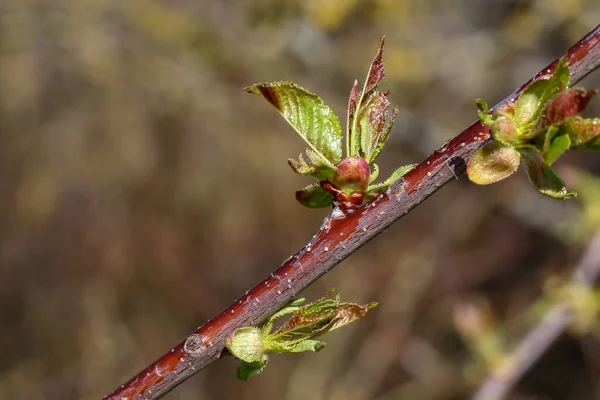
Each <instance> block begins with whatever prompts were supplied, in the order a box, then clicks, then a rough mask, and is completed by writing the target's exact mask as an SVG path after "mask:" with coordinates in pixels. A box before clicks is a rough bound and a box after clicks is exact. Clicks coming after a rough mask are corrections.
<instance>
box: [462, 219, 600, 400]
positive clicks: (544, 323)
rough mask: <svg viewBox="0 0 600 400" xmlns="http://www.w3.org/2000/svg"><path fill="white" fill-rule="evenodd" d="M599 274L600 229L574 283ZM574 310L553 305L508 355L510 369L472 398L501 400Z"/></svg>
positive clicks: (584, 282)
mask: <svg viewBox="0 0 600 400" xmlns="http://www.w3.org/2000/svg"><path fill="white" fill-rule="evenodd" d="M599 275H600V230H598V231H597V232H596V234H595V235H594V237H593V238H592V240H591V242H590V243H589V245H588V247H587V249H586V251H585V254H584V255H583V258H582V259H581V260H580V262H579V265H578V266H577V268H576V269H575V273H574V275H573V279H572V284H574V285H579V286H584V287H588V288H591V287H592V286H593V285H594V282H595V281H596V280H597V279H598V276H599ZM572 316H573V309H572V306H571V305H570V304H568V303H567V302H564V303H558V304H556V305H554V306H553V307H552V308H551V309H550V310H549V311H548V312H547V313H546V315H545V316H544V318H543V319H542V320H541V321H540V322H539V324H538V325H537V326H536V327H535V328H533V329H532V330H531V331H530V332H529V333H528V334H527V336H525V338H524V339H523V340H522V341H521V343H520V344H519V346H518V347H517V349H516V350H515V351H514V352H513V353H512V354H511V355H509V356H508V357H507V360H509V363H508V365H509V366H508V368H506V369H502V370H501V371H498V373H496V374H493V375H491V376H490V377H488V378H487V380H486V381H485V382H484V383H483V384H482V385H481V386H480V387H479V389H478V390H477V392H476V393H475V395H474V396H473V400H500V399H502V398H504V397H506V395H507V394H508V393H509V392H510V391H511V389H512V388H513V387H514V386H515V385H516V384H517V382H518V381H519V380H520V379H521V378H522V377H523V375H525V373H526V372H527V371H528V370H529V369H530V368H531V367H532V366H533V365H534V364H535V362H536V361H537V360H538V359H539V358H540V357H541V356H542V354H544V352H545V351H546V350H547V349H548V348H549V347H550V346H551V345H552V343H554V341H555V340H556V339H558V337H559V336H560V335H561V334H562V333H563V332H564V331H565V330H567V329H568V328H569V325H570V323H571V320H572Z"/></svg>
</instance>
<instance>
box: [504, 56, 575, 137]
mask: <svg viewBox="0 0 600 400" xmlns="http://www.w3.org/2000/svg"><path fill="white" fill-rule="evenodd" d="M568 83H569V67H568V65H567V63H566V59H564V58H562V59H561V60H560V61H559V62H558V65H557V66H556V69H555V71H554V74H553V75H552V77H550V79H541V80H538V81H535V82H533V83H532V84H530V85H529V86H528V87H527V88H526V89H525V91H524V92H523V93H522V94H521V96H519V99H518V100H517V103H516V104H515V118H514V121H515V123H516V125H517V131H518V133H519V134H527V133H529V132H530V131H531V130H533V129H534V128H535V126H536V125H537V123H538V120H539V119H540V117H541V116H542V113H543V111H544V107H545V106H546V104H547V103H548V101H550V100H551V99H552V98H553V97H554V96H556V95H557V94H558V93H559V92H560V91H561V90H564V89H566V88H567V85H568Z"/></svg>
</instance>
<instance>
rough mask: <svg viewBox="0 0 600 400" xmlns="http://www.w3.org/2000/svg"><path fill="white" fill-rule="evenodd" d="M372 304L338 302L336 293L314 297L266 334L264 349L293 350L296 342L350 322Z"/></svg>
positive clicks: (361, 314) (359, 316)
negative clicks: (328, 296)
mask: <svg viewBox="0 0 600 400" xmlns="http://www.w3.org/2000/svg"><path fill="white" fill-rule="evenodd" d="M375 306H376V303H370V304H367V305H364V306H361V305H358V304H354V303H341V302H340V299H339V296H336V298H335V299H329V298H323V299H321V300H317V301H316V302H313V303H310V304H307V305H306V306H304V307H302V308H300V310H298V311H297V312H296V313H295V314H294V315H293V316H292V317H291V318H290V319H289V320H288V321H286V322H285V323H284V324H283V325H282V326H281V327H280V328H279V329H277V331H276V332H274V333H272V334H270V335H267V336H266V337H265V341H264V343H265V348H266V349H267V351H290V349H294V350H293V351H297V350H296V346H297V345H298V344H299V343H301V342H303V341H306V340H309V339H312V338H314V337H316V336H319V335H322V334H324V333H326V332H329V331H331V330H334V329H337V328H339V327H341V326H343V325H346V324H348V323H350V322H353V321H355V320H357V319H359V318H361V317H362V316H364V315H365V314H366V313H367V311H368V310H369V309H370V308H373V307H375Z"/></svg>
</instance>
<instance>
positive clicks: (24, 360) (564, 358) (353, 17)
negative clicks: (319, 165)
mask: <svg viewBox="0 0 600 400" xmlns="http://www.w3.org/2000/svg"><path fill="white" fill-rule="evenodd" d="M598 21H600V3H599V2H598V1H597V0H531V1H517V0H514V1H511V0H461V1H452V2H446V1H441V0H437V1H436V0H401V1H400V0H399V1H390V0H370V1H358V0H306V1H299V0H286V1H281V0H278V1H275V0H259V1H254V2H244V1H222V2H218V1H206V0H205V1H202V0H200V1H190V0H173V1H166V0H164V1H158V0H145V1H141V0H127V1H117V0H4V1H1V2H0V121H1V125H0V238H1V241H0V324H1V329H0V355H1V357H0V372H1V373H0V398H2V399H66V398H72V399H75V398H77V399H95V398H99V397H101V396H103V395H105V394H107V393H108V392H110V391H111V390H113V389H114V388H115V387H116V386H117V385H119V384H121V383H122V382H123V381H124V380H126V379H129V378H130V377H131V376H132V375H133V374H134V373H136V372H138V371H139V370H140V369H141V368H143V367H144V366H146V365H147V364H148V363H150V362H151V361H153V360H154V359H156V358H157V357H158V356H159V355H161V354H162V353H164V352H166V351H168V350H169V349H170V347H171V346H173V345H174V344H175V343H177V342H178V341H179V340H181V339H182V338H183V337H184V336H185V335H186V334H188V333H189V332H191V330H192V329H194V328H195V327H196V326H197V325H199V324H202V323H203V322H204V321H205V320H206V319H208V318H210V317H211V316H213V315H215V314H216V313H218V312H219V311H220V310H221V309H222V308H224V307H225V306H226V305H228V304H229V303H231V302H232V301H233V300H235V298H236V297H237V296H239V295H241V294H242V293H243V292H244V291H245V290H247V289H248V288H250V287H251V286H253V285H254V284H255V283H256V282H258V281H259V280H260V279H261V278H262V277H264V276H266V275H267V274H269V273H270V271H271V270H273V269H274V268H275V267H276V266H278V265H279V263H280V262H281V261H282V260H283V259H285V258H286V257H287V256H288V255H290V254H291V253H293V252H295V251H296V250H298V249H299V248H300V247H302V246H303V245H304V244H305V243H306V242H307V240H308V239H309V238H310V237H311V235H312V234H314V233H315V232H316V230H317V228H318V226H319V224H320V221H321V219H322V218H323V217H324V215H325V212H326V211H323V210H320V211H315V210H309V209H305V208H302V207H301V206H300V205H298V204H297V203H296V202H295V200H294V190H295V189H297V188H299V187H302V186H304V185H305V184H306V183H307V182H308V181H305V180H303V179H302V178H301V177H297V176H295V175H294V174H293V173H292V171H291V170H290V169H289V167H288V166H287V165H286V159H287V158H288V157H294V156H296V155H297V154H298V153H299V152H300V151H301V150H303V144H302V142H301V140H300V139H299V138H298V137H296V135H295V134H294V132H293V131H292V129H291V128H289V127H288V126H286V124H285V122H284V121H283V120H282V119H281V118H280V116H279V115H277V113H276V112H274V111H273V110H272V109H271V108H270V107H269V106H268V105H267V104H265V103H264V102H262V101H260V100H259V99H257V98H255V97H253V96H249V95H247V94H245V93H243V92H242V91H241V88H242V87H243V86H246V85H249V84H252V83H254V82H258V81H266V80H291V81H295V82H297V83H299V84H300V85H302V86H304V87H306V88H307V89H309V90H311V91H314V92H317V93H318V94H320V95H321V97H323V98H324V99H325V101H326V102H328V103H329V104H331V105H332V107H333V108H334V110H335V111H336V113H337V114H338V115H339V116H340V117H341V118H342V120H343V119H344V118H345V106H346V99H347V95H348V93H349V90H350V86H351V84H352V82H353V80H354V79H355V78H359V80H362V79H363V77H364V75H365V74H366V70H367V68H368V65H369V62H370V61H371V59H372V57H373V55H374V52H375V50H376V48H377V43H378V38H379V36H380V35H381V34H383V33H385V34H386V35H387V46H386V54H385V61H386V69H387V72H388V74H387V79H386V80H385V81H384V84H383V85H382V87H383V88H390V89H391V95H390V99H391V100H392V101H393V103H395V104H398V105H399V106H400V107H401V110H402V111H401V114H400V116H399V118H398V120H397V121H396V125H395V128H394V130H393V132H392V134H391V138H390V143H389V144H388V146H387V150H385V151H384V152H383V153H382V157H381V158H380V162H381V164H380V166H381V167H382V174H383V175H387V174H389V173H390V172H391V171H392V169H393V168H394V167H396V166H398V165H401V164H406V163H410V162H419V161H420V160H422V159H423V158H424V157H425V156H426V155H427V154H429V153H430V152H432V151H433V150H434V149H435V148H436V147H439V146H440V145H441V144H442V143H444V142H445V141H446V140H447V139H448V138H450V137H451V136H453V135H455V134H457V133H458V132H460V131H461V130H462V128H464V127H465V126H467V125H468V124H470V123H471V122H472V121H473V120H474V119H475V118H476V108H475V103H474V101H475V99H476V98H477V97H483V98H485V99H486V100H487V101H488V102H489V103H492V104H493V103H495V102H496V101H498V100H500V99H501V98H503V97H504V96H506V95H508V94H509V93H511V92H512V91H513V89H515V88H516V87H517V86H519V85H520V84H521V83H522V82H524V81H525V80H526V79H528V78H529V77H530V76H531V75H532V74H534V73H535V72H537V71H538V70H539V69H540V68H542V67H543V66H545V65H546V64H547V63H549V62H550V61H552V60H553V59H554V58H556V57H557V56H559V55H560V54H561V53H562V52H563V51H564V50H566V48H567V47H568V46H569V45H570V44H572V43H573V42H574V41H576V40H578V39H579V38H580V37H581V36H582V35H584V34H585V33H586V32H587V31H588V30H590V29H591V28H593V27H594V26H596V25H597V23H598ZM584 84H585V86H586V87H587V88H590V89H591V88H600V73H598V72H596V73H594V74H592V75H591V76H590V77H589V78H587V80H586V81H584ZM588 114H589V115H590V116H591V115H595V116H598V115H600V102H599V101H598V99H595V100H593V101H592V103H591V105H590V107H589V110H588ZM559 164H560V165H562V167H563V168H565V167H566V166H568V167H569V171H568V174H567V175H568V176H567V185H568V186H570V187H571V188H574V189H577V190H579V191H580V193H581V195H580V197H579V198H578V199H576V200H571V201H568V202H558V201H553V200H550V199H547V198H544V197H542V196H540V195H538V194H537V192H536V191H535V190H534V189H533V188H531V187H529V184H528V183H527V182H526V178H525V177H524V175H523V174H522V173H519V174H517V175H518V176H516V177H514V178H511V179H509V180H507V181H503V182H501V183H499V184H496V185H492V186H489V187H477V186H475V185H472V184H470V183H469V182H467V181H466V180H464V179H461V180H459V181H457V182H455V183H453V184H451V185H448V186H447V187H445V188H443V190H441V191H440V192H438V193H437V194H436V195H435V196H433V197H432V198H431V199H430V200H428V201H427V202H426V203H425V204H423V205H422V206H421V207H419V208H417V209H416V210H415V211H414V212H412V213H411V214H410V215H408V216H407V217H406V218H404V219H402V220H401V221H400V222H399V223H397V224H396V225H395V226H393V228H391V229H390V230H389V231H388V232H387V233H385V234H383V235H382V236H380V237H379V238H377V239H376V240H375V241H373V242H371V243H370V244H369V245H368V246H366V247H365V248H363V249H361V250H360V251H359V252H358V253H357V254H355V255H354V256H353V257H351V258H350V259H348V260H347V261H345V262H344V263H343V264H342V265H341V266H339V267H338V268H336V269H335V270H334V271H333V272H332V273H330V274H328V275H327V276H326V277H324V278H322V279H321V280H319V281H318V282H317V283H316V284H314V285H313V286H312V287H311V288H310V289H309V290H308V291H307V293H305V295H306V296H307V297H308V298H309V299H315V298H318V297H321V296H322V295H324V294H325V293H326V292H327V291H328V289H330V288H332V287H335V288H336V289H337V290H338V291H340V293H341V294H342V296H343V297H344V299H347V300H349V301H356V302H368V301H378V302H379V304H380V306H379V307H378V308H376V309H375V310H373V311H372V312H371V313H369V315H368V316H367V317H366V318H365V319H364V320H362V321H360V322H359V323H357V324H353V325H354V326H350V327H347V328H345V329H343V330H340V331H336V332H334V333H332V334H330V335H328V336H326V337H325V338H324V339H325V340H326V341H327V343H328V346H327V347H326V348H325V349H324V350H323V351H322V352H320V353H319V354H302V355H284V356H274V357H272V360H271V363H270V365H269V367H268V368H267V369H266V372H265V373H263V374H262V375H260V376H258V377H255V378H253V379H251V380H250V381H249V382H240V381H237V380H236V378H235V365H236V362H235V360H233V359H232V358H227V359H225V360H222V361H220V362H217V363H215V364H213V365H211V366H210V367H209V368H208V369H206V370H204V371H202V372H200V373H198V374H197V375H196V376H195V377H194V378H192V379H191V380H190V381H188V382H186V383H184V384H183V385H181V386H180V387H178V388H177V389H176V390H175V391H174V392H173V393H171V394H170V395H169V396H167V397H168V398H172V399H198V398H214V399H238V398H250V399H252V398H271V399H289V400H294V399H331V400H333V399H417V400H418V399H461V398H466V397H468V394H469V393H471V392H472V390H473V389H474V387H475V386H476V385H477V384H478V383H479V382H480V381H481V379H482V378H483V377H484V375H485V367H484V365H483V364H482V361H481V360H482V359H483V360H484V361H485V359H486V357H485V356H483V357H481V355H477V353H476V351H475V350H473V349H476V348H477V346H472V345H471V344H470V343H469V335H468V334H464V333H465V329H466V331H467V333H468V330H469V329H471V328H473V329H480V328H481V326H483V328H484V329H485V326H487V325H485V324H492V323H493V324H497V325H498V326H501V327H502V329H503V334H502V337H501V338H500V340H501V341H505V342H507V343H508V344H514V343H515V342H516V341H518V339H519V337H520V336H521V335H522V334H523V332H525V331H526V328H527V327H529V326H531V324H533V323H535V320H536V318H538V317H539V315H536V314H535V313H532V312H530V310H531V309H532V304H535V303H536V301H539V299H540V298H541V297H542V296H543V289H542V288H543V286H544V282H545V281H546V280H547V279H549V278H555V277H557V276H559V277H560V276H567V275H568V274H569V271H570V268H571V266H572V265H573V264H574V263H575V262H576V261H577V258H578V257H579V255H580V253H581V249H582V246H583V245H585V242H586V240H587V238H588V237H589V234H590V232H591V230H593V227H594V225H598V224H600V211H599V209H598V206H597V204H600V190H597V187H598V186H596V192H595V193H596V194H593V193H592V192H589V191H586V190H588V189H587V188H588V187H593V186H594V184H589V185H588V184H585V185H584V184H578V182H579V183H581V182H583V181H584V180H585V179H588V181H589V182H596V183H597V178H594V175H595V176H596V177H598V175H600V158H599V157H598V155H597V154H574V155H573V154H571V155H570V156H566V157H564V160H561V162H560V163H559ZM579 171H587V172H586V173H585V175H582V173H581V172H579ZM383 175H382V176H383ZM584 178H585V179H584ZM588 181H586V182H588ZM590 193H592V194H590ZM586 196H587V197H586ZM585 199H587V200H585ZM473 318H475V319H473ZM492 321H495V322H492ZM478 324H479V325H478ZM481 324H484V325H481ZM494 326H495V325H494ZM469 327H471V328H469ZM474 327H475V328H474ZM477 327H479V328H477ZM461 330H462V332H463V334H460V333H459V332H460V331H461ZM599 354H600V342H599V341H598V337H597V336H593V335H587V336H584V337H578V336H568V335H566V336H565V337H564V338H563V339H562V340H561V341H560V342H559V343H557V344H556V345H555V346H554V347H553V348H552V349H551V351H550V352H549V353H548V354H547V355H546V356H545V357H544V358H543V359H542V360H541V362H540V363H538V365H536V367H535V368H534V369H533V370H532V371H530V373H529V374H528V375H527V376H526V377H525V379H524V381H523V382H522V383H521V384H520V385H519V387H518V388H517V389H516V392H515V394H514V398H515V399H516V398H520V399H591V398H598V396H600V385H599V384H598V380H597V377H598V376H600V356H599Z"/></svg>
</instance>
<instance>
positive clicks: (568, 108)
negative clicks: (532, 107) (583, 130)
mask: <svg viewBox="0 0 600 400" xmlns="http://www.w3.org/2000/svg"><path fill="white" fill-rule="evenodd" d="M595 94H596V91H595V90H592V91H589V92H586V91H585V90H584V89H582V88H571V89H567V90H565V91H562V92H560V93H559V94H558V95H557V96H556V97H555V98H553V99H552V100H551V101H550V102H549V103H548V104H547V105H546V109H545V110H544V115H543V116H542V119H541V121H540V128H543V127H545V126H548V125H552V124H557V123H560V122H562V121H564V120H565V119H568V118H571V117H574V116H576V115H579V114H580V113H581V112H582V111H583V110H585V107H586V106H587V104H588V103H589V102H590V100H591V99H592V97H593V96H594V95H595Z"/></svg>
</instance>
